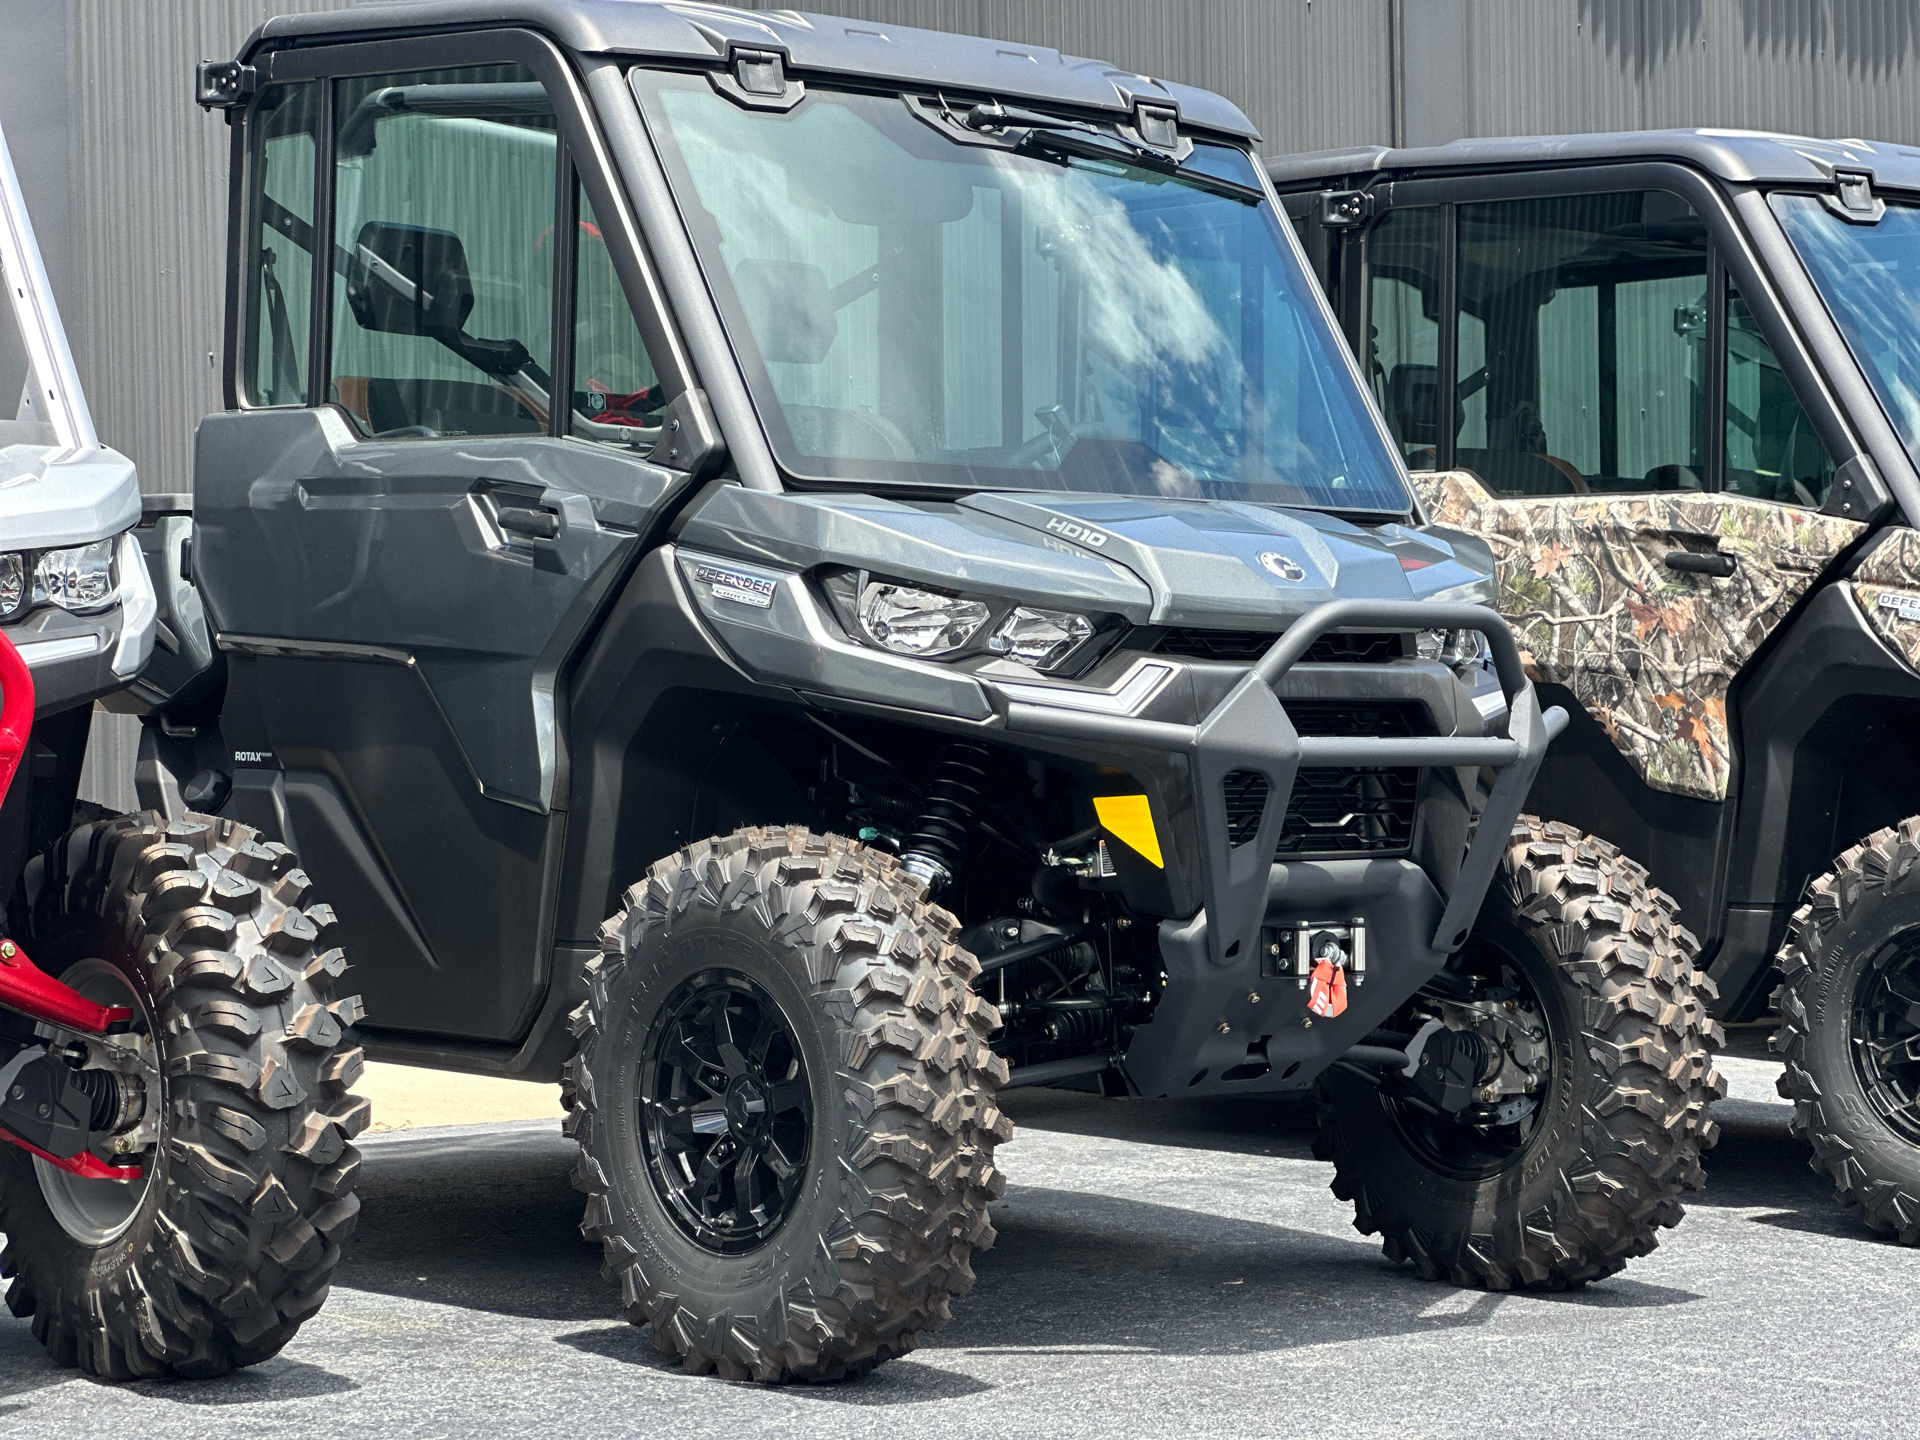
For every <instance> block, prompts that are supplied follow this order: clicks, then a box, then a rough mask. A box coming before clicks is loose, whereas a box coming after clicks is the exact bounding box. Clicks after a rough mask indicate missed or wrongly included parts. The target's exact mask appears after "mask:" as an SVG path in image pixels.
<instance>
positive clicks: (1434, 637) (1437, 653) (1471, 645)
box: [1414, 630, 1488, 670]
mask: <svg viewBox="0 0 1920 1440" xmlns="http://www.w3.org/2000/svg"><path fill="white" fill-rule="evenodd" d="M1414 649H1415V650H1416V651H1417V652H1418V653H1419V656H1420V658H1421V659H1422V660H1440V661H1444V662H1445V663H1446V664H1448V665H1451V666H1452V667H1453V668H1454V669H1456V670H1464V669H1467V668H1469V667H1471V666H1475V665H1478V664H1479V663H1480V662H1481V661H1482V660H1484V659H1485V658H1486V657H1487V653H1488V651H1487V637H1486V636H1484V635H1482V634H1481V633H1480V632H1479V631H1478V630H1422V631H1421V632H1420V634H1419V636H1418V638H1417V639H1416V640H1415V642H1414Z"/></svg>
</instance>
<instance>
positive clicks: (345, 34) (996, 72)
mask: <svg viewBox="0 0 1920 1440" xmlns="http://www.w3.org/2000/svg"><path fill="white" fill-rule="evenodd" d="M508 25H517V26H525V27H528V28H530V29H535V30H540V31H543V32H545V33H546V34H547V35H550V36H551V37H552V38H553V39H554V40H555V41H556V42H557V43H558V44H560V45H561V46H562V47H564V48H566V49H569V50H573V51H576V52H579V53H582V54H594V55H632V56H637V57H652V58H659V59H667V60H676V61H682V62H687V61H691V62H694V63H701V64H708V65H711V64H715V63H719V62H724V61H725V59H726V55H727V52H728V50H729V49H730V48H731V47H733V46H735V45H738V46H740V47H742V48H744V49H758V50H781V51H784V52H786V56H787V68H788V69H790V70H792V71H794V72H795V73H796V74H797V75H800V76H803V77H804V76H807V75H820V76H828V75H837V76H847V77H858V78H864V79H880V80H888V81H899V82H902V83H906V84H914V85H927V86H945V87H947V88H949V89H952V90H956V91H964V92H971V93H974V94H982V95H995V96H1011V97H1017V98H1019V99H1022V100H1028V101H1053V102H1055V103H1057V104H1062V105H1072V106H1077V107H1082V108H1085V109H1089V110H1106V111H1110V112H1113V113H1114V114H1118V115H1124V114H1127V113H1130V112H1131V111H1132V109H1133V107H1134V105H1135V103H1136V102H1138V101H1141V100H1145V101H1147V102H1148V103H1149V104H1155V105H1170V106H1173V107H1175V108H1177V109H1178V110H1179V111H1180V116H1181V120H1182V123H1183V124H1184V125H1189V126H1197V127H1200V128H1202V129H1207V130H1214V131H1219V132H1223V133H1225V134H1228V135H1235V136H1241V137H1244V138H1246V139H1249V140H1258V139H1259V138H1260V132H1259V131H1257V130H1255V129H1254V128H1253V125H1252V124H1251V122H1249V121H1248V119H1247V117H1246V116H1245V115H1243V114H1241V113H1240V110H1239V107H1238V106H1236V105H1234V104H1233V103H1232V102H1230V101H1228V100H1224V99H1222V98H1221V97H1220V96H1218V95H1215V94H1214V93H1213V92H1211V91H1209V90H1197V89H1194V88H1193V87H1191V86H1188V85H1175V84H1172V83H1171V82H1168V81H1164V80H1155V79H1151V78H1150V77H1148V76H1144V75H1135V74H1133V73H1132V72H1130V71H1126V70H1121V69H1117V68H1116V67H1114V66H1112V65H1109V64H1108V63H1107V62H1106V61H1104V60H1083V59H1080V58H1078V57H1076V56H1071V55H1062V54H1061V53H1060V52H1059V51H1058V50H1050V49H1048V48H1047V47H1045V46H1043V45H1025V44H1015V43H1012V42H1009V41H1001V40H982V39H978V38H975V37H973V36H967V35H948V34H944V33H942V32H940V31H937V30H916V29H912V28H911V27H908V26H903V25H882V24H879V23H876V22H874V21H867V20H848V19H844V18H840V17H835V16H829V15H805V14H800V13H798V12H796V11H792V10H779V11H752V10H733V9H728V8H725V7H723V6H718V5H705V4H673V3H667V0H384V3H377V4H370V5H356V6H353V7H352V8H350V9H347V10H340V11H333V12H329V13H326V14H317V15H288V16H282V17H280V18H279V19H277V20H269V21H268V22H267V23H266V24H265V25H263V26H261V27H260V29H259V30H257V31H255V32H254V35H253V38H252V39H251V40H250V41H249V42H248V44H247V47H246V49H247V50H252V49H253V48H254V47H256V46H257V45H259V44H261V43H263V42H265V43H273V42H285V41H290V40H298V39H309V38H324V39H328V40H336V39H338V40H344V39H348V38H351V37H367V38H371V37H373V36H376V35H378V34H381V33H384V32H392V31H418V30H423V29H445V28H453V27H459V28H463V29H470V28H474V27H478V26H488V27H491V26H508ZM243 53H244V52H243Z"/></svg>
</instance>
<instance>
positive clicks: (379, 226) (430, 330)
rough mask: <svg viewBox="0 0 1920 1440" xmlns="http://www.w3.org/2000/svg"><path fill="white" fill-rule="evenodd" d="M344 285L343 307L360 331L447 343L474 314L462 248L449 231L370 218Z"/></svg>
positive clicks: (356, 248)
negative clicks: (416, 336)
mask: <svg viewBox="0 0 1920 1440" xmlns="http://www.w3.org/2000/svg"><path fill="white" fill-rule="evenodd" d="M346 283H347V307H348V308H349V309H350V310H352V311H353V318H354V319H355V320H356V321H358V322H359V324H360V328H361V329H363V330H383V331H387V332H389V333H391V334H395V335H429V336H432V337H434V338H435V339H439V340H449V341H450V340H452V339H453V338H454V337H456V336H458V335H459V334H460V333H461V331H462V330H463V329H464V328H465V326H466V323H467V316H468V315H470V314H471V313H472V312H473V280H472V278H471V277H470V276H469V275H468V273H467V251H466V247H465V246H464V245H462V244H461V243H460V237H459V236H458V235H455V234H454V233H453V232H452V231H451V230H433V229H429V228H428V227H426V226H424V225H392V224H388V223H386V222H385V221H380V220H370V221H368V222H367V223H366V224H365V225H363V226H361V227H360V236H359V238H358V239H357V240H356V241H355V242H354V246H353V253H352V255H351V256H349V257H348V260H347V274H346Z"/></svg>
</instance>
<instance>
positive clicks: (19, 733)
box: [0, 630, 133, 1035]
mask: <svg viewBox="0 0 1920 1440" xmlns="http://www.w3.org/2000/svg"><path fill="white" fill-rule="evenodd" d="M32 729H33V672H32V671H31V670H29V669H27V662H26V661H24V660H22V659H21V658H20V652H19V651H18V650H16V649H14V648H13V641H12V640H10V639H8V638H7V634H6V632H5V631H3V630H0V800H4V799H5V798H6V794H7V789H8V787H9V786H11V785H12V784H13V777H14V774H15V772H16V771H18V770H19V768H20V757H21V756H22V755H23V754H25V753H26V748H27V735H28V733H29V732H30V731H31V730H32ZM0 1006H4V1007H5V1008H7V1009H10V1010H18V1011H19V1012H20V1013H21V1014H22V1015H26V1016H29V1017H30V1018H32V1019H35V1020H44V1021H45V1022H46V1023H48V1024H49V1025H61V1026H64V1027H66V1028H67V1029H69V1030H79V1031H82V1032H84V1033H85V1034H88V1035H101V1034H104V1033H105V1032H106V1030H107V1027H108V1026H110V1025H113V1024H115V1023H120V1024H124V1023H126V1022H127V1021H129V1020H131V1019H133V1012H132V1011H131V1010H129V1009H126V1008H125V1007H123V1006H108V1005H96V1004H94V1003H93V1001H91V1000H87V999H83V998H82V997H80V996H79V995H76V994H75V993H74V992H73V991H72V990H71V989H69V988H68V987H67V986H65V985H62V984H61V983H60V982H59V981H58V980H56V979H54V978H53V977H52V976H51V975H49V974H47V973H46V972H45V971H44V970H42V969H41V968H40V967H39V966H37V965H35V964H34V963H33V961H31V960H29V959H28V958H27V952H26V951H24V950H22V949H21V948H20V947H19V946H18V945H16V944H15V943H14V942H13V941H11V940H0Z"/></svg>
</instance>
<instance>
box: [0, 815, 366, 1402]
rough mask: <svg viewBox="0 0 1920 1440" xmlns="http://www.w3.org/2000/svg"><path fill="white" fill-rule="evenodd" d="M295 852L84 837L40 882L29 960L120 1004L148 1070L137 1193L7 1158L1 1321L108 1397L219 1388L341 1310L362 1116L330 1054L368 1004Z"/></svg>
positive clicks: (117, 828)
mask: <svg viewBox="0 0 1920 1440" xmlns="http://www.w3.org/2000/svg"><path fill="white" fill-rule="evenodd" d="M309 889H310V886H309V882H308V880H307V877H306V875H305V873H304V872H302V871H301V870H300V869H298V868H297V865H296V863H295V860H294V856H293V853H292V852H291V851H290V850H288V849H287V847H286V846H284V845H279V844H273V843H263V842H261V841H260V840H259V838H258V836H257V835H256V833H255V832H254V831H253V830H251V829H249V828H248V827H246V826H244V825H237V824H235V823H234V822H232V821H230V820H220V819H216V818H214V817H212V816H208V815H189V816H186V817H184V818H183V819H180V820H175V821H173V822H171V823H169V822H165V821H163V820H161V819H160V817H159V816H157V815H155V814H152V813H147V814H143V815H134V816H124V817H119V818H115V819H111V820H105V821H98V822H92V823H88V824H84V825H80V826H77V827H76V828H75V829H73V830H72V831H70V832H69V833H68V834H67V835H66V836H64V837H63V838H62V839H60V840H59V841H58V842H57V843H56V844H55V845H54V846H53V848H52V850H50V851H49V852H48V853H47V854H46V855H45V856H43V857H41V858H39V859H36V860H34V861H33V862H32V863H31V864H30V865H29V866H28V867H27V871H26V876H25V885H24V897H25V898H24V909H25V913H24V915H23V916H21V917H20V919H21V920H22V921H23V922H24V923H23V924H22V925H21V926H20V928H19V929H18V931H17V932H16V933H18V934H20V935H21V937H22V939H23V940H24V942H25V944H26V947H27V951H28V953H29V954H30V955H32V956H33V958H34V960H35V962H36V963H37V964H39V965H40V966H41V968H43V969H45V970H46V971H47V972H48V973H50V974H53V975H55V976H71V977H73V980H74V983H75V986H76V988H79V989H81V990H82V992H83V993H87V994H89V995H90V996H91V998H94V999H95V1000H97V1001H100V1002H102V1003H113V1004H129V1005H131V1006H132V1008H133V1009H134V1010H135V1012H136V1015H137V1016H138V1018H137V1019H136V1022H135V1029H136V1032H137V1033H138V1035H139V1036H140V1037H141V1039H142V1041H143V1043H145V1044H147V1045H149V1046H150V1047H151V1048H152V1050H153V1052H154V1066H153V1070H152V1071H151V1073H152V1075H153V1084H154V1088H155V1090H156V1092H157V1093H150V1094H148V1096H147V1104H148V1105H149V1106H152V1107H155V1109H154V1112H153V1113H155V1114H157V1116H158V1117H159V1124H158V1135H157V1139H156V1140H155V1141H154V1143H153V1144H152V1145H151V1147H150V1148H147V1149H145V1150H143V1151H142V1152H141V1153H140V1154H139V1156H138V1158H139V1159H140V1160H141V1161H142V1164H143V1170H144V1172H145V1173H144V1175H143V1178H142V1179H141V1180H140V1181H137V1182H125V1181H116V1180H75V1179H73V1178H72V1177H70V1176H68V1175H67V1174H66V1173H65V1172H63V1171H59V1170H56V1169H55V1168H53V1167H51V1166H48V1165H46V1164H45V1163H44V1162H42V1161H39V1160H36V1159H34V1158H33V1157H30V1156H29V1155H27V1154H26V1152H24V1151H22V1150H19V1149H16V1148H15V1147H13V1146H11V1145H0V1231H3V1232H5V1235H6V1249H5V1252H4V1254H0V1277H4V1278H6V1279H7V1280H10V1281H11V1282H12V1283H11V1285H10V1286H9V1288H8V1290H7V1305H8V1308H10V1309H11V1310H12V1311H13V1313H14V1314H15V1315H17V1316H22V1317H26V1316H31V1317H32V1320H33V1333H34V1334H35V1336H36V1337H38V1338H39V1340H40V1341H41V1343H42V1344H44V1345H45V1346H46V1348H47V1353H48V1354H49V1355H51V1356H52V1357H53V1359H54V1360H55V1361H56V1362H58V1363H59V1364H62V1365H70V1366H76V1367H78V1368H79V1369H81V1370H83V1371H85V1372H86V1373H87V1374H89V1375H94V1376H97V1377H99V1378H101V1379H106V1380H129V1379H138V1378H146V1377H151V1376H158V1375H165V1374H169V1373H171V1374H177V1375H182V1376H187V1377H192V1378H199V1377H205V1376H212V1375H218V1374H222V1373H224V1372H226V1371H228V1370H231V1369H233V1368H235V1367H237V1366H242V1365H252V1364H255V1363H257V1362H259V1361H261V1360H265V1359H267V1358H269V1357H271V1356H273V1355H275V1354H277V1353H278V1352H279V1350H280V1349H281V1347H282V1346H284V1345H285V1344H286V1343H287V1341H288V1340H290V1339H291V1338H292V1337H293V1335H294V1332H295V1331H297V1330H298V1329H299V1328H300V1325H301V1324H302V1322H304V1321H305V1320H306V1319H307V1318H309V1317H310V1316H311V1315H312V1314H313V1313H314V1312H315V1311H316V1310H318V1309H319V1308H320V1306H321V1304H322V1303H323V1302H324V1301H325V1299H326V1297H327V1290H328V1286H329V1284H330V1282H331V1280H332V1278H333V1272H334V1267H335V1266H336V1265H337V1264H338V1263H339V1261H340V1256H341V1246H342V1245H343V1244H344V1243H345V1242H346V1240H347V1238H348V1236H350V1235H351V1234H352V1232H353V1228H354V1223H355V1219H356V1216H357V1215H358V1213H359V1208H360V1202H359V1199H358V1198H357V1197H356V1196H355V1195H354V1193H353V1185H354V1179H355V1176H356V1174H357V1172H358V1169H359V1165H360V1157H359V1154H358V1152H356V1151H355V1150H354V1148H353V1146H352V1145H350V1144H348V1143H347V1142H348V1141H349V1140H351V1139H352V1138H353V1137H354V1136H356V1135H358V1134H359V1133H360V1131H361V1130H362V1129H363V1128H365V1125H366V1123H367V1114H368V1106H367V1102H366V1101H365V1100H361V1099H356V1098H355V1097H354V1096H353V1095H352V1094H350V1093H349V1092H350V1089H351V1087H352V1085H353V1082H354V1081H355V1079H356V1078H357V1077H358V1076H359V1074H360V1070H361V1053H360V1051H359V1050H357V1049H343V1048H339V1047H340V1045H341V1042H342V1038H343V1027H344V1026H346V1025H348V1024H351V1023H353V1021H354V1020H355V1019H357V1018H358V1016H359V1005H360V1002H359V999H358V997H352V998H348V999H341V1000H335V999H333V998H332V990H333V982H334V980H335V979H336V978H337V977H338V975H339V974H340V972H341V971H342V970H343V969H344V968H345V959H344V957H343V956H342V954H341V952H340V951H339V950H337V949H332V948H329V946H328V941H327V932H328V930H329V929H330V928H331V927H332V925H333V913H332V911H331V909H330V908H329V907H327V906H325V905H313V904H307V903H306V902H307V901H308V900H309V899H310V898H311V897H310V895H309V893H308V892H309Z"/></svg>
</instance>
